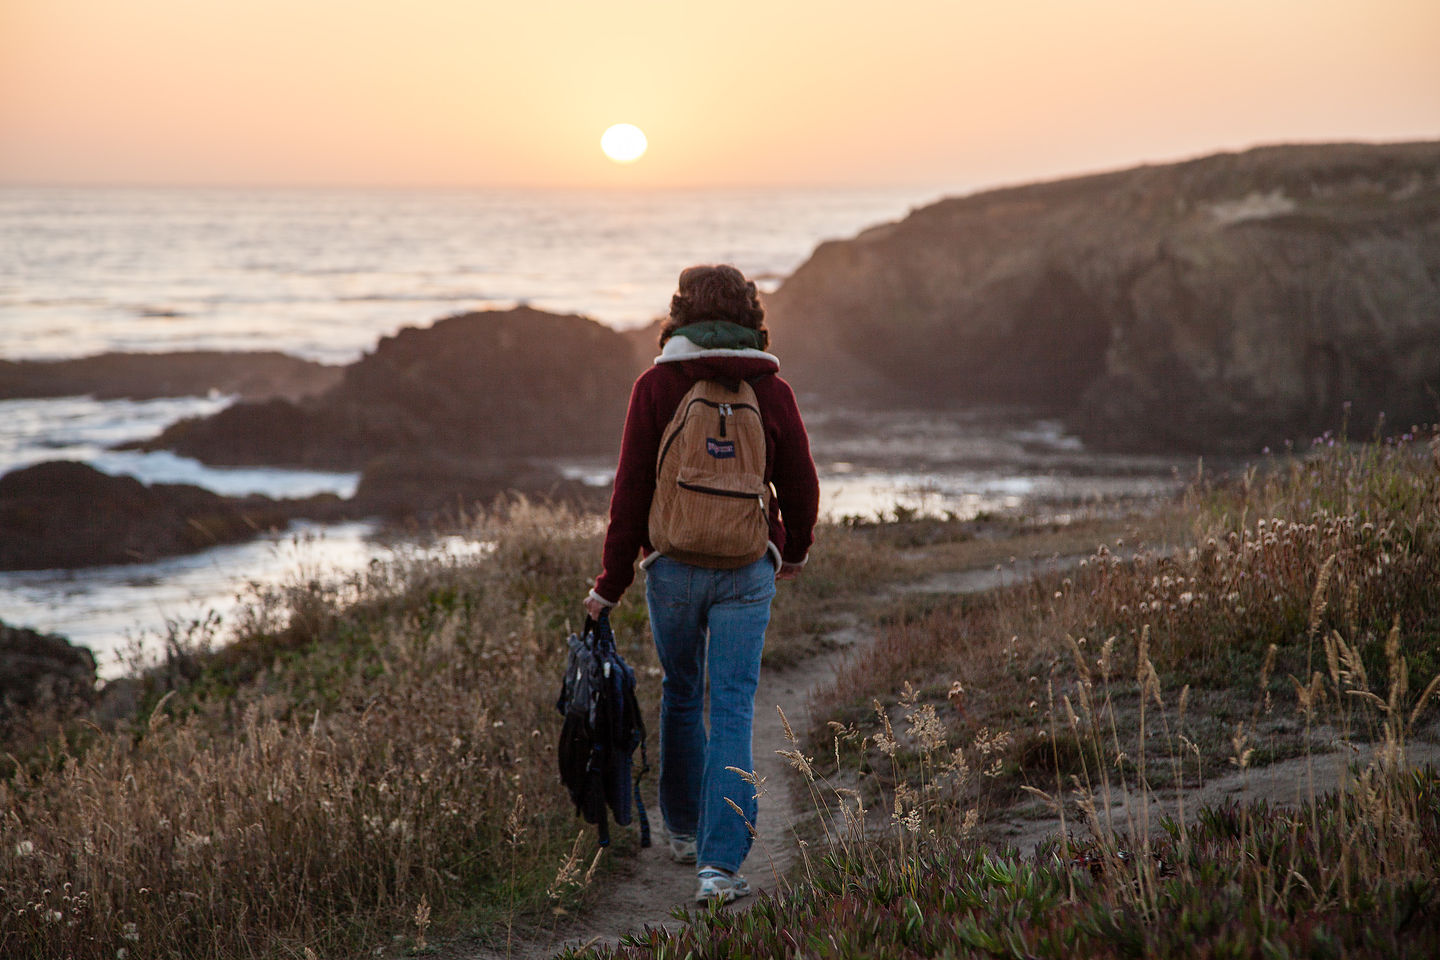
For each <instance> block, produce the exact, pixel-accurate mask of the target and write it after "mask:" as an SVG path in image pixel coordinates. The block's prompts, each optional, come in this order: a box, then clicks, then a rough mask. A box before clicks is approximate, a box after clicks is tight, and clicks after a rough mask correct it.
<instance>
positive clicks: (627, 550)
mask: <svg viewBox="0 0 1440 960" xmlns="http://www.w3.org/2000/svg"><path fill="white" fill-rule="evenodd" d="M662 429H663V428H662V426H661V425H660V424H659V423H657V422H656V417H655V403H654V397H653V385H652V380H651V378H649V377H646V376H644V375H642V376H641V377H640V378H639V379H638V380H636V381H635V386H634V388H632V389H631V391H630V408H629V410H628V411H627V412H626V414H625V433H624V436H623V437H622V438H621V440H620V462H619V465H618V466H617V467H616V469H615V486H614V489H613V490H611V492H610V523H609V526H608V527H606V529H605V549H604V553H603V561H602V566H603V569H602V571H601V573H600V576H598V577H596V578H595V588H594V595H595V596H597V597H598V598H599V599H600V600H601V601H602V602H603V603H607V604H614V603H618V602H619V600H620V597H621V596H622V595H623V594H624V593H625V590H626V589H627V588H628V587H629V586H630V584H631V583H632V582H633V581H634V579H635V558H636V557H637V556H638V555H639V553H640V550H641V549H642V548H643V547H644V546H645V545H646V543H647V542H648V541H649V537H650V530H649V527H650V500H651V498H652V497H654V495H655V457H656V456H657V455H658V454H659V452H660V433H661V430H662Z"/></svg>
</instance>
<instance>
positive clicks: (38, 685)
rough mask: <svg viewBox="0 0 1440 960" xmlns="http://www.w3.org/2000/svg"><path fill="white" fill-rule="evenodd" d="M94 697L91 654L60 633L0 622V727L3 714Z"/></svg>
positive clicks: (55, 706) (62, 708)
mask: <svg viewBox="0 0 1440 960" xmlns="http://www.w3.org/2000/svg"><path fill="white" fill-rule="evenodd" d="M94 697H95V655H94V654H92V653H91V652H90V651H89V649H87V648H85V647H79V646H75V645H74V644H72V643H71V642H70V641H68V640H66V639H65V638H64V637H60V636H56V635H54V634H48V633H37V632H36V631H34V630H27V629H24V628H21V627H11V626H6V625H5V624H3V623H0V729H3V728H4V727H5V726H6V724H5V720H6V718H7V714H8V713H9V712H10V711H13V710H15V709H17V708H19V709H26V708H31V707H35V706H38V705H41V704H44V705H47V706H51V707H54V708H58V709H61V710H64V709H65V708H66V706H67V705H70V704H74V703H76V702H79V703H85V704H88V703H90V702H91V701H93V700H94Z"/></svg>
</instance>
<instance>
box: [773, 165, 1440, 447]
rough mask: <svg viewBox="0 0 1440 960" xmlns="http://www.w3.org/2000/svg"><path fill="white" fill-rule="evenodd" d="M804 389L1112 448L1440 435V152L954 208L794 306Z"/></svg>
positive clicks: (789, 362)
mask: <svg viewBox="0 0 1440 960" xmlns="http://www.w3.org/2000/svg"><path fill="white" fill-rule="evenodd" d="M767 308H768V312H769V323H770V326H771V329H772V336H773V338H774V343H775V348H776V350H777V352H779V353H780V355H781V356H782V359H783V361H784V364H785V370H786V374H787V376H788V377H789V378H790V379H791V381H792V382H793V383H795V385H796V386H797V388H798V389H800V390H802V391H803V392H812V393H816V394H819V395H821V396H824V397H827V398H835V399H844V400H859V401H862V402H865V403H871V404H873V403H886V404H891V405H903V404H909V403H924V404H939V405H950V404H973V403H989V402H1001V403H1014V402H1020V403H1026V404H1031V405H1035V406H1040V407H1044V408H1046V409H1048V410H1049V411H1052V412H1058V413H1059V414H1061V415H1062V416H1064V417H1065V418H1066V419H1067V420H1068V422H1069V423H1070V425H1071V426H1072V427H1073V428H1074V429H1077V430H1079V431H1080V432H1081V433H1082V435H1083V436H1085V437H1086V438H1087V439H1088V440H1089V441H1090V442H1091V443H1092V444H1094V445H1096V446H1102V447H1110V448H1127V449H1172V450H1187V451H1205V450H1224V451H1237V452H1254V451H1256V450H1258V449H1259V447H1260V445H1262V444H1266V443H1271V444H1274V443H1279V442H1281V441H1283V440H1285V439H1287V438H1296V437H1305V436H1308V435H1310V434H1312V433H1314V432H1319V431H1320V430H1323V429H1325V428H1329V427H1333V426H1336V425H1338V423H1339V422H1340V420H1341V419H1342V416H1343V415H1344V414H1343V410H1344V409H1345V405H1346V404H1347V402H1348V403H1351V404H1353V410H1351V413H1350V418H1351V424H1352V429H1354V428H1359V429H1364V430H1368V427H1369V425H1370V424H1372V423H1373V422H1374V421H1375V418H1376V417H1377V416H1378V415H1379V414H1380V413H1381V412H1382V411H1383V412H1384V413H1385V414H1386V415H1387V416H1388V417H1389V419H1390V421H1391V422H1392V423H1402V424H1404V425H1406V426H1408V425H1409V424H1410V423H1411V422H1412V421H1428V420H1434V419H1436V418H1437V415H1440V407H1437V402H1436V399H1435V398H1436V396H1437V395H1440V143H1416V144H1395V145H1361V144H1337V145H1320V146H1284V147H1267V148H1260V149H1255V150H1250V151H1247V152H1244V153H1238V154H1222V155H1218V156H1212V157H1206V158H1204V159H1200V160H1194V161H1190V162H1187V163H1179V164H1171V165H1166V166H1149V167H1141V168H1138V169H1134V170H1127V171H1122V172H1118V173H1110V174H1103V175H1098V176H1090V177H1082V178H1078V179H1072V180H1063V181H1058V182H1054V183H1042V184H1036V185H1032V186H1024V187H1016V188H1011V189H1003V190H992V191H988V192H985V193H980V194H976V195H973V196H969V197H963V198H958V199H950V200H944V201H941V202H940V203H937V204H934V205H932V206H929V207H926V208H924V209H921V210H918V211H915V212H914V213H912V214H911V215H910V216H909V217H908V218H906V219H905V220H904V221H902V222H899V223H893V224H887V225H884V226H880V227H876V228H874V229H871V230H868V231H866V232H864V233H862V234H861V235H860V236H858V237H856V238H855V239H853V240H848V241H843V242H834V243H827V244H824V245H822V246H821V247H820V248H818V249H817V250H816V251H815V253H814V255H813V256H812V257H811V258H810V260H809V261H808V262H807V263H805V264H804V265H803V266H801V267H800V269H798V270H797V271H796V272H795V274H794V275H793V276H792V277H791V278H790V279H789V280H787V281H786V282H785V283H784V285H783V286H782V287H781V288H780V289H779V290H778V291H777V292H776V293H775V294H773V295H772V296H771V297H770V298H768V302H767Z"/></svg>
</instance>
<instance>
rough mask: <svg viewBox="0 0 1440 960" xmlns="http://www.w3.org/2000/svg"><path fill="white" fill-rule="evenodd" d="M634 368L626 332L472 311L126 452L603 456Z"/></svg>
mask: <svg viewBox="0 0 1440 960" xmlns="http://www.w3.org/2000/svg"><path fill="white" fill-rule="evenodd" d="M636 373H637V365H636V359H635V352H634V348H633V347H632V345H631V343H630V342H629V340H627V339H626V338H625V337H624V336H622V335H621V334H619V333H616V332H615V331H613V330H611V329H609V328H608V327H605V326H602V325H601V324H598V323H596V322H594V321H592V320H588V319H586V318H584V317H579V316H560V315H556V314H551V313H545V312H543V311H539V310H533V309H530V308H528V307H520V308H517V309H514V310H507V311H493V312H483V313H471V314H465V315H462V316H455V317H448V318H446V319H443V320H439V321H437V322H436V323H435V324H434V325H433V326H431V327H428V328H423V329H417V328H407V329H404V330H401V331H400V332H399V333H398V334H396V335H395V336H393V337H386V338H384V339H383V340H381V341H380V343H379V345H378V346H377V347H376V349H375V351H374V352H373V353H371V354H368V355H367V356H365V357H364V358H363V359H361V360H360V361H358V362H356V363H354V364H352V365H351V366H349V367H346V368H345V371H344V376H343V379H342V380H341V382H340V383H339V384H337V385H336V386H335V387H333V388H332V389H330V390H328V391H326V392H325V393H324V394H322V395H320V396H318V397H315V398H312V399H310V400H306V401H302V402H300V403H291V402H288V401H280V400H272V401H270V402H267V403H261V404H255V403H242V404H236V405H235V406H232V407H230V408H229V409H227V410H225V411H223V412H221V413H220V414H218V415H216V416H213V417H208V418H204V419H197V420H186V421H182V422H180V423H178V424H175V425H174V426H172V427H170V428H169V429H168V430H166V431H165V432H164V433H163V434H161V436H160V437H159V438H157V439H155V440H153V441H148V442H146V443H144V444H138V445H136V446H138V447H140V448H142V449H168V450H173V451H175V452H177V453H180V454H183V455H186V456H191V457H195V458H196V459H198V460H202V461H204V462H206V463H212V464H224V465H254V464H265V465H276V466H305V467H313V468H321V469H340V470H355V469H360V468H361V467H363V466H364V465H365V464H366V463H367V462H369V461H370V460H372V459H374V458H375V457H379V456H387V457H403V456H412V455H425V456H431V455H435V456H441V457H451V458H462V459H464V458H471V457H477V456H478V457H485V458H495V457H524V456H532V455H553V454H556V453H581V454H583V453H595V452H604V451H607V450H611V449H613V448H614V445H615V438H616V437H617V436H619V432H620V427H621V425H622V423H623V421H624V415H625V403H626V398H627V397H628V396H629V385H630V382H631V380H632V379H633V378H634V376H635V374H636Z"/></svg>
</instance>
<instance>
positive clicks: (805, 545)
mask: <svg viewBox="0 0 1440 960" xmlns="http://www.w3.org/2000/svg"><path fill="white" fill-rule="evenodd" d="M776 380H777V381H778V383H777V386H780V387H782V388H783V389H782V390H781V392H780V397H779V398H778V399H779V400H780V404H779V407H780V410H782V411H783V414H782V416H781V417H780V418H779V420H780V423H779V426H780V427H781V435H780V437H779V438H778V439H777V442H776V444H775V463H774V469H773V470H772V472H771V482H773V483H774V484H775V496H776V500H777V501H778V502H779V504H780V518H781V520H782V521H783V522H784V524H785V546H784V548H783V549H782V550H781V554H780V558H781V559H782V560H784V561H785V562H786V563H804V562H805V560H806V559H807V558H808V557H809V554H810V545H811V544H812V543H814V542H815V519H816V517H817V516H818V515H819V513H820V481H819V480H818V479H817V478H816V476H815V460H814V459H813V458H812V457H811V456H810V436H809V434H807V433H806V432H805V422H804V421H803V420H802V419H801V418H800V408H799V406H798V405H797V404H796V403H795V393H794V391H792V390H791V389H790V385H789V384H788V383H785V381H783V380H780V379H779V378H778V377H777V378H776Z"/></svg>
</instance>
